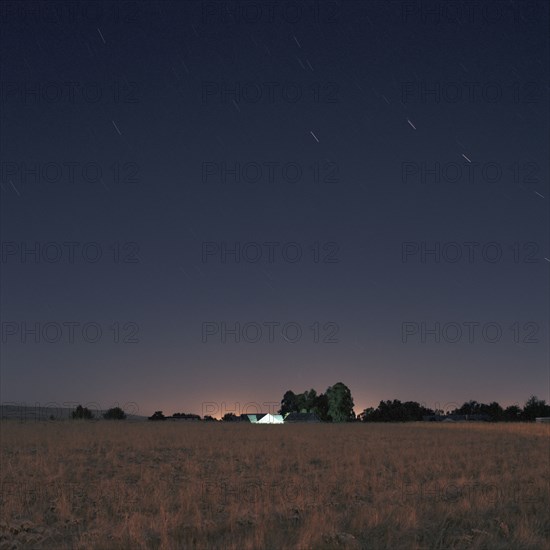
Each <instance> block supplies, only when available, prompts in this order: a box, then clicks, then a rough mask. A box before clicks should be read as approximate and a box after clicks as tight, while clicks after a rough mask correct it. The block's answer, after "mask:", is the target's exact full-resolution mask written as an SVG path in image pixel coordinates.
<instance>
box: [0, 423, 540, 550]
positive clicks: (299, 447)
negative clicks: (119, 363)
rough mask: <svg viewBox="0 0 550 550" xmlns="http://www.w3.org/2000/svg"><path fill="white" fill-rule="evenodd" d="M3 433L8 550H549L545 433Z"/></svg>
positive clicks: (3, 522) (214, 429)
mask: <svg viewBox="0 0 550 550" xmlns="http://www.w3.org/2000/svg"><path fill="white" fill-rule="evenodd" d="M0 429H1V474H0V475H1V481H2V486H1V491H2V492H1V495H0V498H1V499H2V503H1V509H0V510H1V517H0V548H1V549H4V548H6V549H7V548H56V549H59V550H61V549H63V548H90V549H92V548H93V549H109V550H110V549H117V548H120V549H123V548H124V549H129V548H131V549H138V548H159V549H176V548H201V549H202V548H220V549H221V548H223V549H228V550H229V549H235V550H237V549H239V550H245V549H254V550H260V549H262V550H263V549H266V550H269V549H273V550H275V549H277V550H279V549H287V548H288V549H293V550H295V549H306V548H311V549H315V550H322V549H331V550H332V549H335V548H350V549H359V548H365V549H387V548H388V549H396V550H400V549H424V548H426V549H428V548H429V549H446V548H457V549H458V548H476V549H481V548H485V549H491V550H497V549H504V548H506V549H537V550H540V549H543V548H548V547H549V541H550V515H549V513H548V510H549V509H550V496H549V488H550V478H549V476H550V442H549V435H550V432H549V426H548V425H541V424H485V423H469V424H467V423H457V424H440V423H429V424H428V423H412V424H356V423H353V424H345V425H330V424H321V425H282V426H259V425H245V424H228V423H225V424H224V423H186V422H182V423H178V422H164V423H163V422H157V423H153V422H130V421H122V422H108V421H98V422H93V421H92V422H86V421H52V422H18V421H13V420H8V421H2V422H1V423H0Z"/></svg>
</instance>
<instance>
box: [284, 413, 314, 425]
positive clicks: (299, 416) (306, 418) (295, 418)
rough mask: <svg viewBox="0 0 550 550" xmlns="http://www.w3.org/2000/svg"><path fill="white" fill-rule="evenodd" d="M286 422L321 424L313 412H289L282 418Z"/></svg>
mask: <svg viewBox="0 0 550 550" xmlns="http://www.w3.org/2000/svg"><path fill="white" fill-rule="evenodd" d="M284 421H285V423H286V422H290V423H292V422H310V423H311V422H321V420H320V418H319V417H318V416H317V415H316V414H315V413H313V412H291V413H287V414H286V415H285V417H284Z"/></svg>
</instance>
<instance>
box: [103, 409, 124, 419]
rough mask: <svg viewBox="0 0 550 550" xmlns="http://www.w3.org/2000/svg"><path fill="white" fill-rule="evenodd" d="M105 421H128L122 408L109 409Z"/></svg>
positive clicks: (104, 416)
mask: <svg viewBox="0 0 550 550" xmlns="http://www.w3.org/2000/svg"><path fill="white" fill-rule="evenodd" d="M103 418H105V420H126V413H125V412H124V411H123V410H122V409H121V408H120V407H113V408H112V409H109V410H108V411H107V412H106V413H105V414H104V415H103Z"/></svg>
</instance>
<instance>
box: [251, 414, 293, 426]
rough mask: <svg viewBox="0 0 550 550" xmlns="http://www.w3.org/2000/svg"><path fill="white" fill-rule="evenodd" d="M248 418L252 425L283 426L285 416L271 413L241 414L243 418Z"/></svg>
mask: <svg viewBox="0 0 550 550" xmlns="http://www.w3.org/2000/svg"><path fill="white" fill-rule="evenodd" d="M243 417H246V419H247V420H248V422H250V423H251V424H283V423H284V421H283V416H282V415H280V414H271V413H256V414H241V418H242V419H243V420H245V419H244V418H243Z"/></svg>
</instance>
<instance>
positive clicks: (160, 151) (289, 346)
mask: <svg viewBox="0 0 550 550" xmlns="http://www.w3.org/2000/svg"><path fill="white" fill-rule="evenodd" d="M0 15H1V20H2V29H3V30H2V37H1V51H2V74H1V81H2V88H1V100H2V102H1V105H2V128H1V153H2V155H1V156H2V169H1V185H2V189H1V241H2V258H1V262H2V263H1V321H2V342H1V344H2V354H1V393H0V397H1V401H2V402H3V403H8V402H9V403H12V402H18V403H25V404H27V405H29V406H32V405H35V404H37V403H39V404H41V405H44V404H46V403H57V404H63V403H82V404H86V403H87V404H90V407H94V406H97V408H103V409H105V408H108V407H111V406H114V405H115V404H120V405H125V404H128V403H130V402H132V403H134V404H135V405H133V407H134V408H133V410H134V412H137V411H139V413H140V414H151V413H152V412H153V411H155V410H163V411H164V412H165V414H172V413H173V412H176V411H182V412H194V413H198V414H201V415H202V414H208V413H210V414H212V413H213V414H214V415H215V416H221V415H223V414H224V412H227V411H233V412H237V413H239V412H243V410H244V407H245V405H246V404H247V403H251V402H253V403H258V404H259V405H260V408H261V409H262V410H268V409H269V407H271V408H274V407H275V405H274V403H279V402H280V400H281V398H282V395H283V393H284V392H285V391H286V390H288V389H292V390H294V391H296V392H298V391H300V392H301V391H303V390H305V389H308V388H311V387H313V388H315V389H317V391H324V390H326V388H327V387H328V386H329V385H332V384H334V383H336V382H338V381H342V382H344V383H345V384H346V385H348V386H349V388H350V389H351V392H352V395H353V397H354V399H355V405H356V412H360V411H361V410H363V409H364V408H365V407H367V406H375V407H376V405H377V404H378V402H379V401H380V400H381V399H394V398H396V399H401V400H402V401H405V400H415V401H419V402H423V403H424V404H425V405H426V406H428V407H431V408H434V407H445V406H447V407H449V406H452V407H454V405H455V404H458V405H460V404H462V403H463V402H464V401H465V400H468V399H475V400H477V401H481V402H489V401H492V400H496V401H499V402H500V404H501V405H503V406H504V405H509V404H514V403H519V404H520V405H522V404H523V403H524V402H525V400H526V399H527V398H528V397H529V396H530V395H531V394H533V393H534V394H536V395H538V397H539V398H542V399H546V400H548V399H549V397H550V395H549V391H550V378H549V363H550V357H549V338H548V333H549V313H550V309H549V304H550V299H549V298H550V296H549V270H550V250H549V238H550V230H549V228H550V226H549V219H550V218H549V197H550V189H549V155H548V152H549V150H550V149H549V141H550V132H549V103H548V100H549V86H548V83H549V62H550V59H549V57H550V56H549V35H548V28H549V4H548V3H547V2H543V1H541V2H530V1H525V2H523V1H522V2H508V1H498V2H491V1H487V2H481V1H480V2H415V1H410V2H408V1H407V2H391V1H390V2H377V1H372V0H371V1H368V2H359V1H357V2H355V1H342V2H340V1H330V0H327V1H324V0H322V1H319V2H312V1H305V2H300V3H298V2H290V1H289V2H286V1H285V2H271V1H265V2H259V1H242V2H229V1H220V2H214V1H206V2H191V1H189V2H178V3H176V2H168V1H162V2H120V3H116V2H113V3H111V2H76V3H73V2H65V3H63V2H42V3H35V2H4V3H3V4H2V7H1V12H0ZM235 329H237V334H236V333H235V332H232V331H234V330H235ZM36 330H37V332H33V331H36ZM236 339H239V341H238V342H236ZM205 403H209V405H205ZM224 403H225V405H224ZM94 404H97V405H94ZM269 404H271V405H269ZM449 404H451V405H449ZM252 412H254V411H252Z"/></svg>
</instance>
